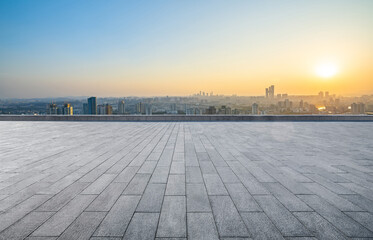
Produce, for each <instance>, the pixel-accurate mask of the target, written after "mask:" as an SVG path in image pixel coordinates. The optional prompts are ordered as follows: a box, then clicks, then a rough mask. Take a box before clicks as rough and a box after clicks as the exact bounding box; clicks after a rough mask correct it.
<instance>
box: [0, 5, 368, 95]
mask: <svg viewBox="0 0 373 240" xmlns="http://www.w3.org/2000/svg"><path fill="white" fill-rule="evenodd" d="M372 12H373V1H372V0H347V1H346V0H335V1H333V0H330V1H327V0H307V1H306V0H294V1H285V0H282V1H280V0H273V1H266V0H264V1H250V0H225V1H220V0H203V1H197V0H177V1H175V0H149V1H141V0H135V1H127V0H120V1H119V0H118V1H114V0H109V1H104V0H100V1H98V0H89V1H88V0H86V1H82V0H61V1H57V0H56V1H51V0H28V1H18V0H1V1H0V98H1V97H24V98H26V97H27V98H28V97H57V96H87V95H96V96H130V95H132V96H133V95H137V96H156V95H157V96H160V95H189V94H192V93H195V92H198V91H199V90H202V91H208V92H210V91H214V93H220V94H238V95H263V94H264V88H265V87H267V85H271V84H274V85H276V93H278V92H287V93H289V94H316V93H317V92H318V91H320V90H324V91H325V90H329V91H330V92H331V93H336V94H348V95H355V94H373V14H372ZM324 61H329V62H333V63H334V64H336V65H337V66H338V68H339V72H338V74H337V75H335V76H334V77H332V78H329V79H324V78H321V77H319V76H317V75H316V74H315V71H314V69H315V67H316V66H317V65H318V64H320V63H322V62H324Z"/></svg>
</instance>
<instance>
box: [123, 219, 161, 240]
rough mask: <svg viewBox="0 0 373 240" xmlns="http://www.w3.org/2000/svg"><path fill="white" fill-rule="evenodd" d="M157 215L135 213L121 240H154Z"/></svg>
mask: <svg viewBox="0 0 373 240" xmlns="http://www.w3.org/2000/svg"><path fill="white" fill-rule="evenodd" d="M158 218H159V213H135V215H134V216H133V218H132V220H131V222H130V224H129V226H128V229H127V231H126V234H125V235H124V237H123V239H128V240H136V239H138V240H146V239H154V238H155V233H156V230H157V224H158Z"/></svg>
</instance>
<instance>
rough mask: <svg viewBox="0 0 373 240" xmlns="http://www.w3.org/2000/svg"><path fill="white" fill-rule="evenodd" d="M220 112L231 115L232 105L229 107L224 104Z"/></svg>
mask: <svg viewBox="0 0 373 240" xmlns="http://www.w3.org/2000/svg"><path fill="white" fill-rule="evenodd" d="M219 114H224V115H231V114H232V109H231V108H230V107H227V106H225V105H223V106H221V108H220V109H219Z"/></svg>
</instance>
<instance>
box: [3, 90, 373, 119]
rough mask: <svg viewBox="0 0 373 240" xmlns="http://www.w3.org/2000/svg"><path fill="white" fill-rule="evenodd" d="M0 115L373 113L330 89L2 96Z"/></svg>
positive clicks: (370, 102)
mask: <svg viewBox="0 0 373 240" xmlns="http://www.w3.org/2000/svg"><path fill="white" fill-rule="evenodd" d="M0 114H14V115H134V114H135V115H166V114H167V115H174V114H178V115H206V114H207V115H216V114H217V115H291V114H373V94H372V95H363V96H360V97H345V96H340V95H338V96H337V95H336V94H333V93H331V92H329V91H320V92H318V93H317V94H315V95H303V96H302V95H289V94H287V93H275V86H274V85H271V86H269V87H268V88H265V95H263V96H237V95H219V94H214V93H213V92H207V91H206V92H205V91H199V92H198V93H195V94H193V95H190V96H184V97H177V96H166V97H124V98H114V97H105V98H98V97H87V98H84V97H75V98H73V99H69V98H57V99H49V98H48V99H3V100H1V99H0Z"/></svg>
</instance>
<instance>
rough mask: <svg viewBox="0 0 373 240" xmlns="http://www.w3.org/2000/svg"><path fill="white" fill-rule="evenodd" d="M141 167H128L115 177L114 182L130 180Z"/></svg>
mask: <svg viewBox="0 0 373 240" xmlns="http://www.w3.org/2000/svg"><path fill="white" fill-rule="evenodd" d="M138 169H139V167H126V168H125V169H123V171H122V172H121V173H120V174H119V175H118V176H117V177H116V178H115V180H114V182H130V181H131V179H132V178H133V177H134V176H135V174H136V172H137V171H138Z"/></svg>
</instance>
